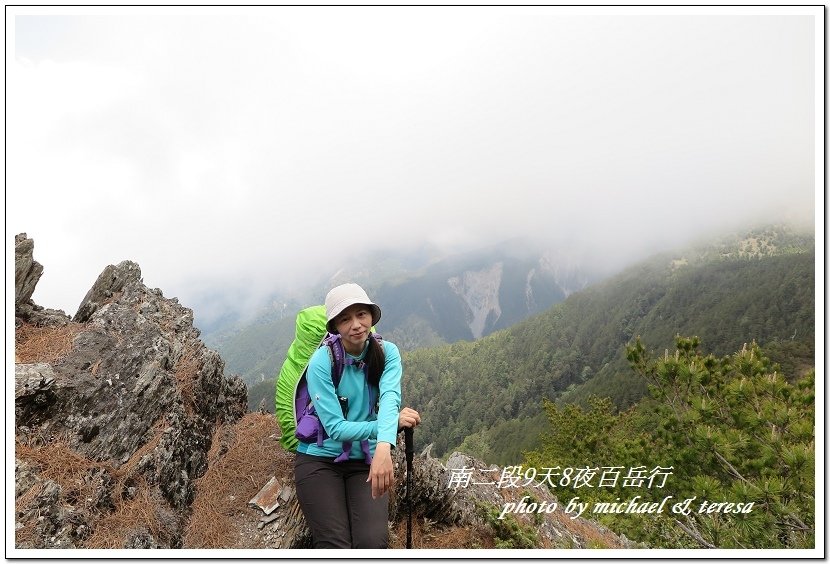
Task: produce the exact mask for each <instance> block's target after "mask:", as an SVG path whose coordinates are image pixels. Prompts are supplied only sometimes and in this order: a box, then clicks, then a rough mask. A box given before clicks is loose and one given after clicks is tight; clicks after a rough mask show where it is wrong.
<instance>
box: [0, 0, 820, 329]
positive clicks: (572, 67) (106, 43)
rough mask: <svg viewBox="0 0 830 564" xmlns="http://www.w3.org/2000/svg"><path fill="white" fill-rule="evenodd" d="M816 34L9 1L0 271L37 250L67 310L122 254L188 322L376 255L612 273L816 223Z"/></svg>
mask: <svg viewBox="0 0 830 564" xmlns="http://www.w3.org/2000/svg"><path fill="white" fill-rule="evenodd" d="M12 16H13V17H12ZM822 18H823V13H822V7H821V6H817V7H813V8H798V9H797V8H777V9H770V8H766V9H762V8H757V7H756V8H736V7H732V8H729V9H724V10H720V9H715V8H706V9H690V8H662V9H651V10H648V9H643V8H617V9H593V10H589V9H562V8H524V9H518V8H496V7H468V8H435V7H388V6H387V7H306V8H297V7H294V8H289V7H271V8H244V9H242V8H234V9H220V8H213V9H206V8H176V9H163V8H153V9H138V8H74V9H70V8H54V7H53V8H40V9H35V8H30V7H21V8H7V18H6V25H7V34H6V38H7V39H6V40H7V50H6V52H7V66H6V80H7V82H6V96H7V98H6V104H7V105H6V120H7V121H6V157H7V160H6V181H7V184H6V206H7V207H6V211H7V213H6V239H7V257H8V256H9V254H8V249H9V248H11V246H12V245H13V239H14V234H15V233H19V232H26V233H27V234H28V235H29V237H31V238H33V239H34V242H35V259H36V260H38V261H39V262H40V263H42V264H43V265H44V268H45V270H44V274H43V277H42V278H41V281H40V283H39V285H38V287H37V291H36V292H35V295H34V300H35V302H36V303H38V304H39V305H43V306H46V307H53V308H58V309H63V310H65V311H66V312H67V313H69V314H70V315H71V314H74V313H75V311H76V309H77V307H78V304H79V303H80V301H81V299H82V298H83V296H84V294H85V293H86V291H87V290H88V289H89V288H90V286H91V285H92V283H93V282H94V280H95V278H96V277H97V276H98V274H99V273H100V272H101V271H102V270H103V268H104V267H105V266H106V265H108V264H116V263H118V262H120V261H122V260H125V259H130V260H133V261H136V262H137V263H138V264H139V265H140V266H141V268H142V272H143V275H144V280H145V282H146V283H147V284H148V285H149V286H150V287H158V288H161V289H162V290H163V292H164V294H165V296H169V297H170V296H176V297H178V298H179V299H180V300H181V301H182V303H184V305H187V306H189V307H193V302H195V301H197V300H198V299H199V298H198V297H199V296H200V295H202V293H203V292H206V291H208V290H211V289H214V290H220V291H221V290H223V289H227V290H228V291H230V290H231V289H232V288H236V287H238V285H239V284H240V281H243V280H253V281H254V282H255V283H256V284H257V286H256V288H255V289H253V290H252V291H251V294H252V295H253V294H258V293H259V292H260V291H264V290H265V289H274V288H276V287H279V286H280V285H281V284H288V283H289V282H291V283H295V282H296V280H297V279H302V276H311V277H312V278H313V279H314V280H315V281H316V280H317V279H318V278H320V277H321V276H324V275H326V274H328V273H329V271H330V265H331V264H333V262H334V261H338V262H339V259H340V258H342V257H345V256H349V255H350V254H351V253H353V252H355V251H359V250H362V249H366V248H370V247H373V246H377V245H387V246H396V247H397V246H414V245H417V244H419V243H421V242H425V241H429V242H433V243H439V244H454V245H461V246H464V245H473V244H479V243H480V244H484V243H487V242H495V241H498V240H502V239H506V238H510V237H514V236H520V235H533V236H543V237H546V238H552V239H553V238H561V237H566V238H567V237H571V238H573V240H574V241H575V242H578V243H579V244H581V245H585V246H586V247H587V248H590V249H593V250H595V251H596V252H597V253H600V254H606V253H607V256H608V257H617V258H619V257H622V256H636V255H637V253H640V252H643V251H644V250H648V249H653V248H657V247H660V246H666V245H673V244H675V243H677V244H679V243H682V242H684V241H687V240H688V239H690V238H692V237H695V236H699V235H701V234H704V233H707V232H714V231H716V230H718V229H722V228H723V227H724V226H731V225H738V224H740V223H742V222H746V221H750V220H753V221H754V220H756V219H757V220H759V221H804V222H808V225H811V226H812V225H813V222H814V220H815V215H816V209H817V205H818V206H819V209H822V208H823V195H822V192H823V186H821V185H817V180H816V179H817V174H820V173H821V172H820V169H821V163H822V161H821V156H820V155H818V160H817V149H819V150H823V146H820V147H817V139H818V142H819V143H821V142H822V131H823V130H822V128H821V127H819V129H818V131H817V120H818V119H823V114H821V115H817V111H819V112H820V111H822V107H821V105H822V104H823V95H824V94H823V75H818V80H817V74H816V73H817V72H821V67H822V66H823V60H821V59H820V55H821V53H820V51H819V50H818V49H817V47H818V48H821V46H822V45H823V41H824V37H823V27H822V25H823V23H822ZM817 59H818V61H817ZM817 163H818V164H817ZM818 178H819V179H820V181H821V182H823V177H821V176H819V177H818ZM11 254H12V256H13V253H11ZM7 260H8V259H7ZM292 265H293V266H292ZM12 271H13V269H12ZM7 272H8V269H7ZM289 274H292V276H289ZM7 287H8V286H7ZM198 315H199V312H198V311H197V316H198Z"/></svg>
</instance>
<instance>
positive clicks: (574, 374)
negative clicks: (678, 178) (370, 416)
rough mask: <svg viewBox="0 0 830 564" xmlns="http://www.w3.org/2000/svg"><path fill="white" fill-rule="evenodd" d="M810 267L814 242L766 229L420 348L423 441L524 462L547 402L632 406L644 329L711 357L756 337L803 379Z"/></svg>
mask: <svg viewBox="0 0 830 564" xmlns="http://www.w3.org/2000/svg"><path fill="white" fill-rule="evenodd" d="M748 240H755V241H756V244H754V245H749V246H747V241H748ZM758 241H761V242H763V244H761V243H759V242H758ZM747 249H748V250H747ZM814 263H815V256H814V251H813V248H812V241H811V240H808V239H804V238H798V237H793V236H791V235H789V234H787V233H782V232H775V231H773V232H765V233H759V234H756V235H754V236H752V237H747V238H742V239H739V240H736V241H734V242H732V243H731V244H729V245H723V246H722V247H720V248H718V247H712V246H709V247H706V248H705V249H702V250H698V251H693V252H689V253H686V254H685V255H680V254H677V255H663V256H659V257H655V258H654V259H653V260H650V261H648V262H646V263H643V264H641V265H638V266H636V267H633V268H631V269H628V270H627V271H625V272H623V273H622V274H620V275H619V276H617V277H615V278H613V279H610V280H608V281H606V282H604V283H602V284H600V285H597V286H594V287H591V288H589V289H587V290H585V291H582V292H578V293H576V294H574V295H572V296H570V297H569V298H568V299H567V300H566V301H565V302H563V303H561V304H558V305H556V306H554V307H553V308H551V309H550V310H549V311H547V312H545V313H543V314H541V315H538V316H535V317H533V318H531V319H528V320H526V321H524V322H521V323H519V324H517V325H515V326H514V327H512V328H510V329H508V330H505V331H501V332H498V333H495V334H493V335H491V336H489V337H487V338H484V339H481V340H479V341H476V342H473V343H470V342H458V343H455V344H453V345H448V346H443V347H439V348H431V349H422V350H418V351H413V352H412V353H409V354H407V355H405V357H404V362H405V370H406V377H405V380H404V400H405V402H406V403H407V404H410V405H413V406H415V407H416V408H418V409H420V410H421V411H422V412H423V414H424V424H423V425H422V426H421V427H420V428H419V441H422V444H425V443H427V442H431V443H434V447H433V449H434V450H433V453H434V454H436V455H439V456H440V455H443V454H446V453H447V452H449V451H451V450H452V449H455V448H456V447H458V446H459V445H461V444H462V443H464V442H465V440H466V444H465V445H464V449H466V450H474V451H475V452H476V455H477V456H480V457H482V458H484V459H486V460H489V461H492V462H494V463H499V464H510V463H516V462H517V461H519V460H521V457H522V451H523V450H526V449H528V448H531V447H533V446H536V445H538V436H539V432H540V430H541V428H542V427H543V426H544V415H543V409H542V405H543V404H542V401H543V399H548V400H555V401H557V402H558V403H559V404H560V405H563V404H565V403H568V402H584V401H585V400H586V399H587V397H588V396H589V394H594V395H597V396H600V397H610V398H612V400H613V402H614V404H616V405H617V406H618V407H623V408H624V407H627V406H630V405H632V404H634V403H635V402H637V401H638V400H640V399H641V398H642V397H643V396H644V395H645V393H646V385H645V382H644V381H643V379H642V378H639V377H638V376H637V375H636V374H635V373H634V372H633V371H632V370H631V369H630V367H629V366H628V365H627V362H626V360H625V354H624V352H625V346H626V345H627V344H629V343H630V342H631V341H632V340H633V339H634V338H636V337H637V336H642V338H643V342H645V343H647V345H648V346H649V347H652V348H653V349H654V350H656V351H663V350H664V349H672V348H673V346H674V337H675V336H676V335H678V334H681V335H699V336H700V337H701V338H702V339H703V342H704V344H705V346H706V348H707V350H709V351H711V352H713V353H715V354H729V353H730V352H734V351H735V350H739V349H740V348H741V347H742V346H743V344H744V343H749V342H753V341H755V342H757V343H759V344H760V345H761V346H762V347H764V348H765V351H768V354H769V355H770V356H772V357H773V360H774V361H775V362H779V363H781V364H782V365H785V366H787V367H788V368H789V370H788V373H789V374H791V375H792V377H796V376H798V375H799V374H801V373H803V372H804V371H805V370H806V369H807V368H809V367H810V366H812V358H813V355H814V343H813V341H814V330H815V328H814V326H815V319H814V317H815V311H814V310H815V288H814V279H815V272H814V268H815V267H814Z"/></svg>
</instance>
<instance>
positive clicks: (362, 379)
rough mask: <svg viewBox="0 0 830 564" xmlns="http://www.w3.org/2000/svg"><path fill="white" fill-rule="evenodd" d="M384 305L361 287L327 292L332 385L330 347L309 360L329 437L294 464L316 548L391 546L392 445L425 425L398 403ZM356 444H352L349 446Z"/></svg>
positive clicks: (307, 447)
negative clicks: (341, 358) (336, 346)
mask: <svg viewBox="0 0 830 564" xmlns="http://www.w3.org/2000/svg"><path fill="white" fill-rule="evenodd" d="M379 320H380V307H378V306H377V304H375V303H373V302H372V301H371V300H370V299H369V296H368V295H367V294H366V292H365V291H364V290H363V288H361V287H360V286H358V285H357V284H343V285H340V286H337V287H336V288H333V289H332V290H331V291H330V292H329V293H328V295H327V296H326V328H327V330H328V331H329V332H330V333H333V334H339V335H340V340H341V342H342V344H343V348H344V351H345V357H346V362H345V367H344V369H343V375H342V377H341V379H340V383H339V386H338V389H336V390H335V389H334V383H333V381H332V376H331V369H332V361H331V358H330V356H329V349H328V347H321V348H319V349H317V350H316V351H315V352H314V354H313V355H312V356H311V359H310V360H309V363H308V371H307V373H306V378H307V380H308V391H309V394H310V396H311V400H312V401H313V403H314V407H315V409H316V411H317V415H318V417H319V418H320V422H321V423H322V425H323V428H324V429H325V431H326V435H328V437H327V438H326V439H325V440H324V441H322V445H318V443H314V442H313V443H302V442H301V443H300V445H299V447H298V449H297V455H296V458H295V461H294V479H295V481H296V487H297V497H298V499H299V502H300V507H301V508H302V511H303V514H304V515H305V518H306V521H307V522H308V525H309V528H310V529H311V535H312V539H313V545H314V548H386V547H387V536H388V534H387V533H388V531H387V520H388V513H389V493H388V492H389V489H390V488H391V487H392V485H393V484H394V478H395V476H394V466H393V463H392V452H391V451H392V449H393V448H394V447H395V443H396V437H397V434H398V430H399V429H400V428H403V427H415V426H416V425H418V424H419V423H420V422H421V417H420V415H419V414H418V412H417V411H415V410H414V409H410V408H408V407H405V408H403V409H400V404H401V375H402V372H403V368H402V365H401V355H400V352H399V351H398V347H397V346H395V345H394V344H393V343H391V342H389V341H387V340H385V339H383V340H380V341H379V340H376V339H375V338H374V336H373V335H372V333H371V328H372V327H373V326H374V325H376V324H377V322H378V321H379ZM349 443H351V448H349V446H348V445H349Z"/></svg>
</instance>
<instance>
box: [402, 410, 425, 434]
mask: <svg viewBox="0 0 830 564" xmlns="http://www.w3.org/2000/svg"><path fill="white" fill-rule="evenodd" d="M420 423H421V415H420V414H419V413H418V412H417V411H415V410H414V409H412V408H411V407H404V408H403V409H402V410H401V412H400V413H399V414H398V431H400V430H401V429H403V428H404V427H415V426H416V425H419V424H420Z"/></svg>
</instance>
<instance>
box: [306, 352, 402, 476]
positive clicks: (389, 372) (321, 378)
mask: <svg viewBox="0 0 830 564" xmlns="http://www.w3.org/2000/svg"><path fill="white" fill-rule="evenodd" d="M368 346H369V342H368V341H366V345H365V346H364V347H363V352H362V353H361V354H360V356H357V357H354V356H352V355H350V354H348V353H346V356H347V358H348V357H351V358H354V359H356V360H363V358H364V357H365V356H366V351H367V349H368ZM383 350H384V353H385V354H386V363H385V365H384V369H383V375H382V376H381V378H380V400H379V402H378V407H377V413H376V414H375V415H370V414H369V407H370V406H369V393H368V388H367V386H368V382H367V381H366V376H365V375H364V373H363V370H361V369H359V368H357V367H356V366H353V365H351V364H347V365H346V366H345V367H344V368H343V376H342V377H341V379H340V386H339V388H338V389H337V390H336V391H335V389H334V383H333V382H332V378H331V358H330V357H329V351H328V348H327V347H321V348H319V349H317V350H316V351H315V352H314V354H313V355H311V359H310V360H309V362H308V372H307V373H306V380H307V381H308V393H309V395H310V396H311V401H312V402H313V403H314V407H315V409H316V411H317V416H318V417H319V418H320V422H321V423H322V424H323V428H324V429H325V430H326V434H328V438H327V439H326V440H325V441H323V446H322V447H318V446H317V444H316V443H311V444H307V443H300V444H299V446H298V447H297V452H302V453H304V454H308V455H311V456H324V457H330V458H335V457H337V456H339V455H340V454H341V453H342V452H343V441H352V449H351V454H350V455H349V459H350V460H363V458H364V457H363V452H362V451H361V449H360V441H361V440H363V439H369V449H370V451H371V453H372V455H374V453H375V446H376V445H377V441H383V442H387V443H390V444H391V445H392V448H394V447H395V442H396V437H397V433H398V413H399V412H400V409H401V376H402V374H403V365H402V364H401V354H400V351H398V347H397V346H396V345H394V344H393V343H390V342H389V341H386V340H384V341H383ZM338 396H343V397H346V398H348V412H347V414H346V417H343V410H342V408H341V404H340V401H339V400H338ZM373 397H374V398H375V399H376V401H377V398H378V394H377V391H375V392H374V393H373Z"/></svg>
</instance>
